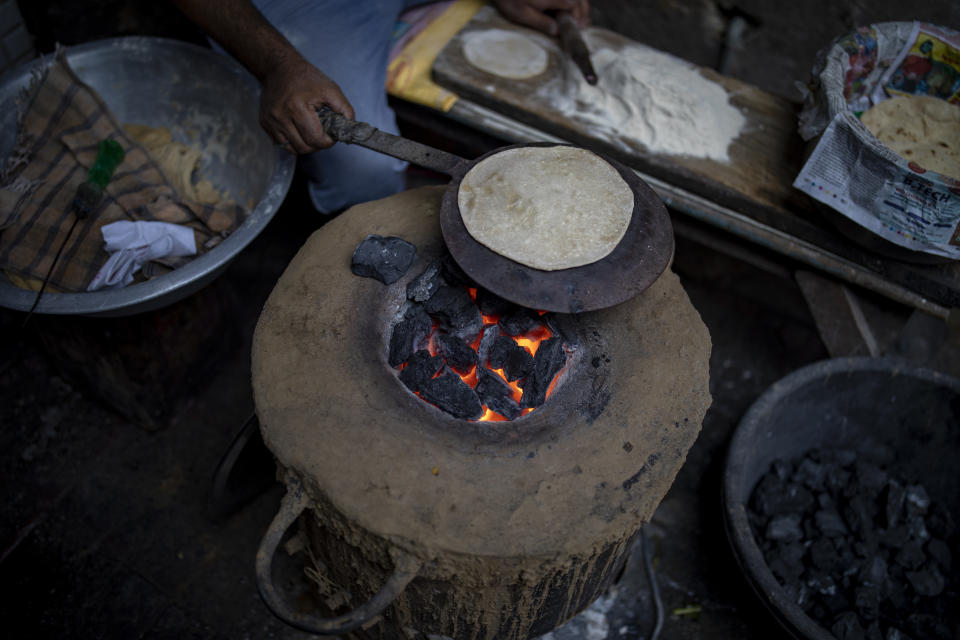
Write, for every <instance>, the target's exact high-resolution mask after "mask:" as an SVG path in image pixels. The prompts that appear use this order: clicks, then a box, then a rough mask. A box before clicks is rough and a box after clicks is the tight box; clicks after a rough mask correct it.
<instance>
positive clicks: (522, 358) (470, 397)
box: [388, 256, 572, 421]
mask: <svg viewBox="0 0 960 640" xmlns="http://www.w3.org/2000/svg"><path fill="white" fill-rule="evenodd" d="M406 298H407V299H406V302H405V303H404V306H403V308H402V309H401V312H400V314H398V316H397V318H396V320H395V322H394V324H393V327H392V329H391V334H390V346H389V356H388V362H389V364H390V366H391V367H393V368H394V369H395V371H396V372H397V376H398V377H399V379H400V381H401V382H402V383H403V384H404V385H406V387H407V388H408V389H410V390H411V391H412V392H413V393H415V394H416V395H417V396H419V397H420V398H421V399H422V400H424V401H426V402H429V403H430V404H432V405H434V406H436V407H438V408H439V409H441V410H443V411H445V412H447V413H449V414H450V415H452V416H454V417H455V418H460V419H463V420H471V421H503V420H515V419H517V418H520V417H522V416H524V415H526V414H528V413H530V412H532V411H534V410H536V409H537V408H538V407H540V406H541V405H542V404H543V403H544V402H545V401H546V399H547V398H548V397H549V396H550V395H551V394H552V393H553V390H554V387H555V386H556V385H557V382H558V381H559V380H560V378H561V377H562V375H561V374H562V372H563V371H564V369H565V367H566V365H567V362H568V360H569V359H570V358H569V356H570V355H571V353H572V346H571V345H569V344H567V343H566V342H565V340H564V339H563V337H562V336H561V335H560V332H559V331H558V330H556V329H555V328H554V326H553V324H552V322H551V315H552V314H549V313H545V312H542V311H535V310H532V309H527V308H524V307H520V306H518V305H515V304H513V303H511V302H508V301H507V300H504V299H503V298H500V297H499V296H496V295H494V294H492V293H490V292H489V291H487V290H485V289H483V288H481V287H478V286H477V285H476V284H475V283H473V282H472V281H471V280H470V279H469V278H468V277H467V276H466V275H465V274H464V273H463V271H461V270H460V268H459V267H458V266H457V265H456V263H455V262H454V261H453V259H452V258H450V257H449V256H447V257H445V258H443V259H441V260H438V261H436V262H434V263H432V264H431V265H430V266H428V267H427V268H426V269H425V270H424V272H423V273H421V274H420V275H418V276H417V277H416V278H414V279H413V280H412V281H410V283H409V284H408V285H407V296H406Z"/></svg>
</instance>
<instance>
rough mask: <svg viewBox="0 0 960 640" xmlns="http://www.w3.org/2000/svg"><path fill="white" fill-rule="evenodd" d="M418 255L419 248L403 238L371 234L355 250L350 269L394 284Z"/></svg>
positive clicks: (364, 275) (384, 282) (359, 274)
mask: <svg viewBox="0 0 960 640" xmlns="http://www.w3.org/2000/svg"><path fill="white" fill-rule="evenodd" d="M416 257H417V248H416V247H415V246H414V245H412V244H410V243H409V242H407V241H406V240H404V239H403V238H397V237H395V236H390V237H388V238H384V237H383V236H378V235H369V236H367V237H366V238H365V239H364V240H363V242H361V243H360V244H359V245H357V248H356V250H355V251H354V252H353V259H352V260H351V261H350V271H352V272H353V273H354V274H355V275H358V276H363V277H365V278H374V279H376V280H379V281H380V282H382V283H383V284H393V283H394V282H396V281H397V280H399V279H400V278H401V277H403V274H405V273H406V272H407V269H409V268H410V265H411V264H413V260H414V258H416Z"/></svg>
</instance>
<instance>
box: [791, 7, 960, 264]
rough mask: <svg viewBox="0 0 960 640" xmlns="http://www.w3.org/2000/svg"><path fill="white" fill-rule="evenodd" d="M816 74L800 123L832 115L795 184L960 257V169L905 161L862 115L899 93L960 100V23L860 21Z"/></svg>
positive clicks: (878, 229)
mask: <svg viewBox="0 0 960 640" xmlns="http://www.w3.org/2000/svg"><path fill="white" fill-rule="evenodd" d="M819 81H820V86H819V87H817V89H818V92H819V93H821V94H824V95H821V96H819V101H818V103H817V104H811V105H808V109H809V110H810V113H808V114H806V116H804V114H802V115H801V132H802V133H803V132H804V131H803V125H804V124H805V120H806V123H811V122H816V121H817V120H818V119H819V121H820V122H821V123H823V122H829V124H828V125H827V126H826V129H825V130H823V131H822V135H821V136H820V140H819V141H818V142H817V145H816V147H815V148H814V150H813V152H812V153H811V155H810V157H809V158H808V159H807V162H806V163H805V164H804V166H803V169H802V170H801V171H800V174H799V175H798V176H797V178H796V180H795V181H794V184H793V186H794V187H796V188H797V189H800V190H801V191H803V192H805V193H807V194H808V195H810V196H811V197H813V198H814V199H815V200H818V201H819V202H822V203H824V204H826V205H828V206H830V207H831V208H833V209H835V210H837V211H839V212H840V213H842V214H843V215H845V216H846V217H848V218H850V219H851V220H853V221H854V222H856V223H858V224H859V225H861V226H863V227H865V228H867V229H869V230H870V231H872V232H874V233H875V234H877V235H879V236H881V237H882V238H884V239H886V240H888V241H891V242H893V243H895V244H897V245H899V246H902V247H905V248H907V249H911V250H914V251H922V252H925V253H930V254H934V255H940V256H944V257H947V258H953V259H960V176H945V175H942V174H939V173H936V172H934V171H927V170H925V169H923V168H922V167H920V166H918V165H917V164H915V163H911V162H908V161H907V160H905V159H904V158H902V157H901V156H899V155H897V154H896V153H894V152H893V151H892V150H890V149H889V148H887V147H885V146H884V145H882V144H880V143H879V142H878V141H877V140H876V138H874V137H873V136H872V134H870V133H869V131H867V129H866V127H864V126H863V124H862V123H861V122H860V121H859V119H858V116H859V115H860V113H861V112H862V111H864V110H866V109H867V108H869V106H871V105H872V104H876V103H878V102H881V101H883V100H886V99H888V98H890V97H892V96H894V95H927V96H934V97H937V98H941V99H943V100H947V101H949V102H951V103H954V104H957V105H960V33H957V32H954V31H951V30H948V29H944V28H940V27H935V26H933V25H928V24H922V23H913V24H912V27H911V28H910V29H909V30H904V29H903V23H881V24H878V25H872V26H871V27H870V28H866V29H859V30H857V31H856V32H855V33H854V34H851V35H850V36H846V37H845V38H842V39H840V40H838V42H837V43H836V44H835V45H834V47H833V48H832V49H831V50H830V52H828V54H827V62H826V64H825V65H824V67H823V70H822V73H821V74H820V75H819ZM815 102H817V101H815ZM825 105H827V108H826V112H827V113H828V114H829V117H828V118H823V117H820V116H822V115H823V113H824V109H825ZM815 110H819V113H814V111H815ZM808 128H810V127H809V124H808ZM808 133H809V132H808ZM814 133H817V134H819V132H817V131H814Z"/></svg>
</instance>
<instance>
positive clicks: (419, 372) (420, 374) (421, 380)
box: [399, 349, 443, 391]
mask: <svg viewBox="0 0 960 640" xmlns="http://www.w3.org/2000/svg"><path fill="white" fill-rule="evenodd" d="M441 369H443V358H441V357H440V356H431V355H430V352H429V351H427V350H426V349H421V350H419V351H417V352H416V353H415V354H413V355H412V356H411V357H410V359H409V360H407V366H406V367H404V368H403V371H401V372H400V376H399V377H400V382H402V383H403V384H405V385H406V386H407V388H408V389H410V390H411V391H420V390H421V389H422V388H423V385H424V384H425V383H426V382H427V380H429V379H431V378H432V377H433V376H435V375H437V374H438V373H440V370H441Z"/></svg>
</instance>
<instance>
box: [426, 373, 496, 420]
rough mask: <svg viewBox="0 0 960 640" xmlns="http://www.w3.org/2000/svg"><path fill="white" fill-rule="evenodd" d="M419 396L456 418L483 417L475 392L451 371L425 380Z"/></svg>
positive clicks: (473, 418) (472, 418) (471, 418)
mask: <svg viewBox="0 0 960 640" xmlns="http://www.w3.org/2000/svg"><path fill="white" fill-rule="evenodd" d="M420 394H421V395H422V396H423V399H424V400H426V401H427V402H429V403H431V404H435V405H436V406H438V407H439V408H441V409H443V410H444V411H446V412H447V413H449V414H451V415H453V416H454V417H456V418H462V419H463V420H476V419H478V418H479V417H480V416H482V415H483V405H481V404H480V398H478V397H477V394H476V392H475V391H474V390H473V389H471V388H470V386H469V385H468V384H467V383H466V382H464V381H463V380H462V379H461V378H460V376H458V375H457V374H455V373H453V372H452V371H447V372H446V373H444V374H443V375H441V376H439V377H437V378H431V379H429V380H427V381H426V382H425V383H424V384H423V385H422V386H421V387H420Z"/></svg>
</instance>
